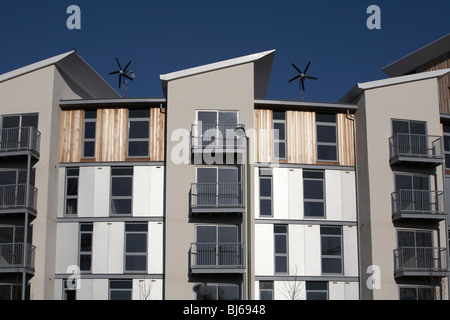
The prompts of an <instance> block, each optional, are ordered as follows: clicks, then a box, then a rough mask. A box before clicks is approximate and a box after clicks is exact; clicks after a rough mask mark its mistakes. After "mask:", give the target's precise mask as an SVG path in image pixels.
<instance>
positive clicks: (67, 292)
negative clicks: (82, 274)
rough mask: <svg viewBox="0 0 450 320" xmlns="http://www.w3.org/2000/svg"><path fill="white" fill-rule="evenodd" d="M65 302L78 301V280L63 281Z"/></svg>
mask: <svg viewBox="0 0 450 320" xmlns="http://www.w3.org/2000/svg"><path fill="white" fill-rule="evenodd" d="M63 285H64V287H63V300H67V301H75V300H77V290H76V287H77V284H76V280H75V279H72V280H67V279H66V280H63Z"/></svg>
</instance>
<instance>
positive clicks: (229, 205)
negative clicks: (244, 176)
mask: <svg viewBox="0 0 450 320" xmlns="http://www.w3.org/2000/svg"><path fill="white" fill-rule="evenodd" d="M242 186H243V185H242V183H237V182H230V183H193V184H192V185H191V212H192V213H214V212H217V213H219V212H220V213H226V212H234V213H242V212H244V207H245V205H244V196H243V188H242Z"/></svg>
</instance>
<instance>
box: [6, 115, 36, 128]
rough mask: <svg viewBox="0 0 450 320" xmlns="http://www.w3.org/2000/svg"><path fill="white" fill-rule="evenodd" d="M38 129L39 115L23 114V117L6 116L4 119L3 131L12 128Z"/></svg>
mask: <svg viewBox="0 0 450 320" xmlns="http://www.w3.org/2000/svg"><path fill="white" fill-rule="evenodd" d="M25 127H33V128H35V129H37V128H38V115H37V114H21V115H6V116H3V117H2V129H11V128H25Z"/></svg>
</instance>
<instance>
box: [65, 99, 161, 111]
mask: <svg viewBox="0 0 450 320" xmlns="http://www.w3.org/2000/svg"><path fill="white" fill-rule="evenodd" d="M165 103H166V99H165V98H119V99H91V100H84V99H78V100H61V101H60V102H59V106H60V107H61V109H63V110H71V109H72V110H73V109H81V108H82V109H97V108H123V107H127V108H128V107H130V106H132V107H134V108H139V107H148V106H155V107H160V106H161V105H162V106H164V105H165Z"/></svg>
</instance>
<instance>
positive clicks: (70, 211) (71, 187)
mask: <svg viewBox="0 0 450 320" xmlns="http://www.w3.org/2000/svg"><path fill="white" fill-rule="evenodd" d="M79 175H80V169H79V168H67V169H66V194H65V214H66V215H70V216H72V215H77V214H78V180H79Z"/></svg>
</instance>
